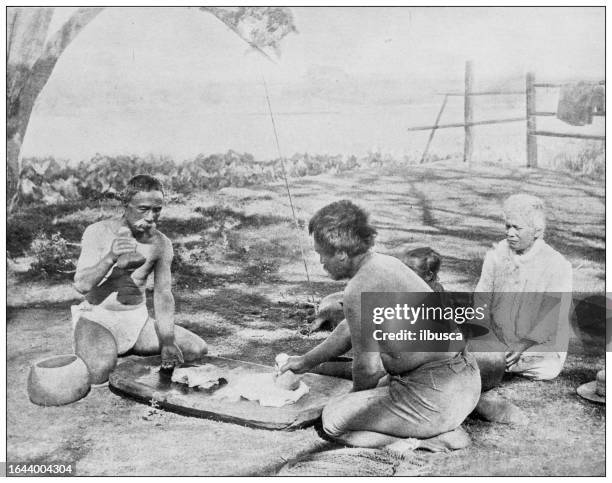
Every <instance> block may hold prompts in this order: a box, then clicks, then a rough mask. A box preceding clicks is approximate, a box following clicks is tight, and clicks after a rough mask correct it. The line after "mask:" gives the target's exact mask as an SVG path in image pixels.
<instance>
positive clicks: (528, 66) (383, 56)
mask: <svg viewBox="0 0 612 483" xmlns="http://www.w3.org/2000/svg"><path fill="white" fill-rule="evenodd" d="M291 9H292V12H293V14H294V17H295V23H296V25H297V28H298V31H299V33H297V34H291V35H290V36H289V37H287V38H286V39H285V40H284V41H283V42H282V44H281V50H282V52H281V57H280V59H279V60H278V62H276V63H271V62H269V61H268V60H266V59H264V58H263V57H262V56H260V55H259V54H257V53H254V52H253V51H252V50H251V49H250V48H249V47H248V45H247V44H246V43H245V42H244V41H242V40H241V39H240V38H239V37H238V36H236V35H235V34H234V33H233V32H231V31H230V30H229V29H228V28H227V27H226V26H225V25H223V24H222V23H221V22H220V21H219V20H217V19H216V18H214V17H213V16H212V15H210V14H206V13H203V12H199V11H196V10H193V9H187V8H178V7H177V8H159V7H148V8H147V7H134V8H119V7H114V8H107V9H106V10H105V11H104V12H102V13H101V14H100V15H99V16H98V17H97V18H96V19H95V20H94V21H93V22H92V23H91V24H90V25H88V26H87V27H86V28H85V29H84V30H83V31H82V32H81V33H80V34H79V36H78V37H77V38H76V40H75V41H73V43H72V44H71V45H70V46H69V47H68V48H67V49H66V51H65V52H64V54H63V55H62V56H61V57H60V60H59V61H58V63H57V65H56V67H55V69H54V72H53V74H52V76H51V78H50V79H49V81H48V83H47V85H46V87H45V89H44V90H43V92H42V94H41V96H40V97H39V99H38V102H37V105H36V106H35V109H34V112H33V115H32V118H31V121H30V126H29V129H28V132H27V133H26V136H25V139H24V144H23V155H24V156H26V157H27V156H44V155H54V156H57V157H65V158H70V159H73V160H75V161H78V160H80V159H85V158H87V157H90V156H92V155H93V154H95V153H97V152H99V153H107V154H112V155H116V154H142V155H144V154H147V153H152V154H167V155H171V156H173V157H175V158H177V159H179V158H181V159H183V158H188V157H190V156H194V155H196V154H197V153H200V152H204V153H211V152H220V151H226V150H228V149H237V150H239V151H247V152H251V153H253V154H254V155H255V156H256V157H258V158H267V157H271V156H274V154H275V146H274V143H273V142H272V138H271V127H270V122H269V113H268V112H267V106H266V100H265V91H264V87H263V80H264V79H265V82H266V83H267V86H268V88H269V94H270V101H271V103H272V107H273V112H275V113H277V115H278V117H279V119H278V124H279V130H280V131H283V132H282V134H283V136H281V144H283V149H284V151H286V154H291V153H293V152H296V151H303V150H307V151H310V152H320V151H325V152H343V151H346V150H353V151H355V154H362V152H363V151H367V150H368V149H371V148H372V147H373V146H378V147H381V148H382V149H383V150H384V149H385V147H389V148H390V149H391V148H392V147H393V146H391V144H394V142H393V140H392V139H389V137H388V136H386V135H385V133H382V135H380V136H379V135H378V134H377V130H376V129H374V128H373V126H385V125H386V124H385V123H389V128H390V129H389V130H390V131H392V130H393V128H394V126H395V124H396V123H397V122H398V120H403V119H406V123H408V120H410V122H411V123H412V125H414V124H427V123H428V122H430V119H429V118H427V116H429V117H431V116H430V114H429V112H428V111H427V112H424V111H419V113H418V114H417V111H410V112H408V111H402V112H399V111H398V109H399V108H400V107H401V106H405V105H407V104H418V103H420V102H424V103H426V102H430V103H432V104H433V103H435V102H437V101H435V102H434V101H432V100H431V95H433V94H435V93H436V92H441V91H445V90H460V89H461V88H462V82H463V75H464V73H463V69H464V64H465V61H466V60H468V59H470V60H472V61H473V63H474V68H475V76H476V84H477V88H478V87H480V88H487V87H501V88H504V87H516V86H522V85H524V75H525V72H527V71H529V70H533V71H534V72H536V76H537V78H538V79H542V80H547V81H553V80H557V79H563V80H565V79H603V78H604V74H605V72H604V69H605V67H604V66H605V57H604V55H605V54H604V47H605V18H604V17H605V16H604V9H603V8H601V7H599V8H592V7H591V8H587V7H558V8H557V7H540V8H527V7H525V8H521V7H511V8H502V7H478V8H477V7H452V8H451V7H429V8H427V7H396V8H391V7H386V8H378V7H344V8H341V7H334V8H320V7H302V8H297V7H292V8H291ZM73 10H74V8H72V7H64V8H58V9H57V10H56V13H55V16H54V18H53V21H52V27H51V31H50V34H49V35H52V30H54V29H55V28H58V27H59V26H60V25H61V24H62V21H63V20H64V19H65V18H67V17H68V16H69V15H70V13H71V11H73ZM406 109H407V108H406ZM436 109H437V108H434V111H435V110H436ZM266 116H268V118H266ZM421 116H423V117H424V118H423V119H421V118H420V117H421ZM401 122H403V121H401ZM370 123H371V125H370ZM403 126H404V127H408V124H406V125H403ZM369 133H372V135H371V136H370V135H369ZM352 137H355V139H354V140H351V139H349V138H352Z"/></svg>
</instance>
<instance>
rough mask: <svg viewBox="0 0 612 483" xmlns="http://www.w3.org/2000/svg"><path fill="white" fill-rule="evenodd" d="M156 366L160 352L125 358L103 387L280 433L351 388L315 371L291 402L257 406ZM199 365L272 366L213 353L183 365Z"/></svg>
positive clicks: (254, 369) (258, 369) (260, 369)
mask: <svg viewBox="0 0 612 483" xmlns="http://www.w3.org/2000/svg"><path fill="white" fill-rule="evenodd" d="M160 364H161V358H160V356H153V357H144V358H139V359H135V360H128V361H125V362H123V363H121V364H119V365H118V366H117V368H116V369H115V370H114V371H113V372H112V373H111V375H110V378H109V386H110V388H111V390H112V391H113V392H115V393H117V394H119V395H122V396H128V397H131V398H134V399H136V400H138V401H140V402H144V403H147V404H149V403H150V402H151V400H154V401H156V402H157V403H158V404H159V406H160V407H162V408H164V409H167V410H169V411H174V412H178V413H182V414H187V415H190V416H197V417H202V418H210V419H216V420H220V421H228V422H233V423H237V424H243V425H248V426H253V427H257V428H266V429H282V430H286V431H291V430H294V429H298V428H303V427H305V426H308V425H310V424H312V423H314V421H315V420H316V419H317V418H318V417H319V416H320V415H321V411H323V407H324V406H325V405H326V404H327V402H328V401H329V400H330V399H331V398H333V397H336V396H340V395H342V394H346V393H348V392H349V391H350V389H351V387H352V382H351V381H348V380H345V379H339V378H337V377H330V376H322V375H319V374H310V373H308V374H303V375H302V376H301V378H302V381H304V382H305V383H306V384H307V385H308V386H309V388H310V392H308V394H305V395H304V396H302V397H301V398H300V399H299V400H298V401H297V402H295V403H293V404H288V405H286V406H283V407H280V408H275V407H267V406H261V405H260V404H259V402H257V401H248V400H246V399H240V400H239V401H235V402H234V401H231V400H224V399H214V398H212V397H211V396H212V394H213V393H214V391H215V389H216V388H211V389H203V390H201V389H198V388H189V387H188V386H187V385H185V384H179V383H176V382H172V381H171V380H170V378H171V372H163V371H159V367H160ZM201 364H214V365H215V366H217V367H219V368H222V369H229V370H232V369H239V370H240V372H241V373H245V374H248V373H249V372H250V373H259V374H261V373H264V372H272V371H273V370H274V369H273V368H272V367H270V366H263V365H260V364H253V363H250V362H243V361H237V360H234V359H226V358H223V357H213V356H204V357H202V358H201V359H199V360H198V361H196V362H190V363H188V364H185V365H184V366H183V367H186V366H195V365H201Z"/></svg>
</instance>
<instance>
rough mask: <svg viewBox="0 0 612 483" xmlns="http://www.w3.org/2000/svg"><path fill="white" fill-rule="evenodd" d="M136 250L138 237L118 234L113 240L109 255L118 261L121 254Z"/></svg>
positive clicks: (114, 260)
mask: <svg viewBox="0 0 612 483" xmlns="http://www.w3.org/2000/svg"><path fill="white" fill-rule="evenodd" d="M135 251H136V239H134V238H132V237H125V236H118V237H117V238H115V239H114V240H113V243H112V245H111V248H110V252H109V255H110V256H111V258H112V259H113V262H116V261H117V259H118V258H119V256H120V255H123V254H124V253H133V252H135Z"/></svg>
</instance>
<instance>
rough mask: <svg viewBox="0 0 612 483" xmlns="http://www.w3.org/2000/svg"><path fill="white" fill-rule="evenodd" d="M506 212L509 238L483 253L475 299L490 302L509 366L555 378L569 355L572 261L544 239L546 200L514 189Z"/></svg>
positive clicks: (532, 376) (495, 329)
mask: <svg viewBox="0 0 612 483" xmlns="http://www.w3.org/2000/svg"><path fill="white" fill-rule="evenodd" d="M503 212H504V219H505V224H506V239H505V240H502V241H501V242H499V243H498V244H497V245H496V246H495V247H494V248H493V249H492V250H489V252H488V253H487V254H486V256H485V260H484V264H483V267H482V274H481V276H480V281H479V282H478V285H477V287H476V291H475V292H476V293H475V294H474V300H475V305H479V306H481V307H488V310H489V314H488V315H489V317H488V318H489V323H490V328H491V330H492V332H493V334H494V335H495V336H496V338H497V341H495V343H501V346H498V350H499V347H501V350H503V351H505V358H506V371H507V372H511V373H515V374H519V375H521V376H524V377H527V378H530V379H534V380H545V379H554V378H555V377H557V375H558V374H559V372H561V369H562V367H563V363H564V362H565V357H566V355H567V346H568V341H569V309H570V304H571V300H572V267H571V265H570V263H569V262H568V261H567V260H566V259H565V258H564V257H563V255H561V254H560V253H559V252H557V251H556V250H554V249H553V248H552V247H551V246H549V245H548V244H546V242H545V241H544V229H545V226H546V220H545V215H544V205H543V202H542V200H540V199H539V198H537V197H535V196H531V195H526V194H517V195H513V196H510V197H509V198H508V199H507V200H506V201H505V203H504V207H503ZM474 349H475V350H479V349H478V348H477V343H475V345H474ZM477 358H478V355H477Z"/></svg>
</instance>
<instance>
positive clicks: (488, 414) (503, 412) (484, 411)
mask: <svg viewBox="0 0 612 483" xmlns="http://www.w3.org/2000/svg"><path fill="white" fill-rule="evenodd" d="M474 411H475V412H476V414H478V415H479V416H480V417H481V418H483V419H484V420H486V421H491V422H492V423H502V424H515V425H518V426H525V425H526V424H527V423H528V422H529V420H528V419H527V416H526V415H525V414H524V413H523V411H521V410H520V409H519V408H518V407H517V406H515V405H514V404H512V403H511V402H509V401H506V400H505V399H504V398H502V397H501V396H499V395H498V394H495V393H492V392H485V393H483V394H481V395H480V400H479V401H478V404H477V405H476V408H475V409H474Z"/></svg>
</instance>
